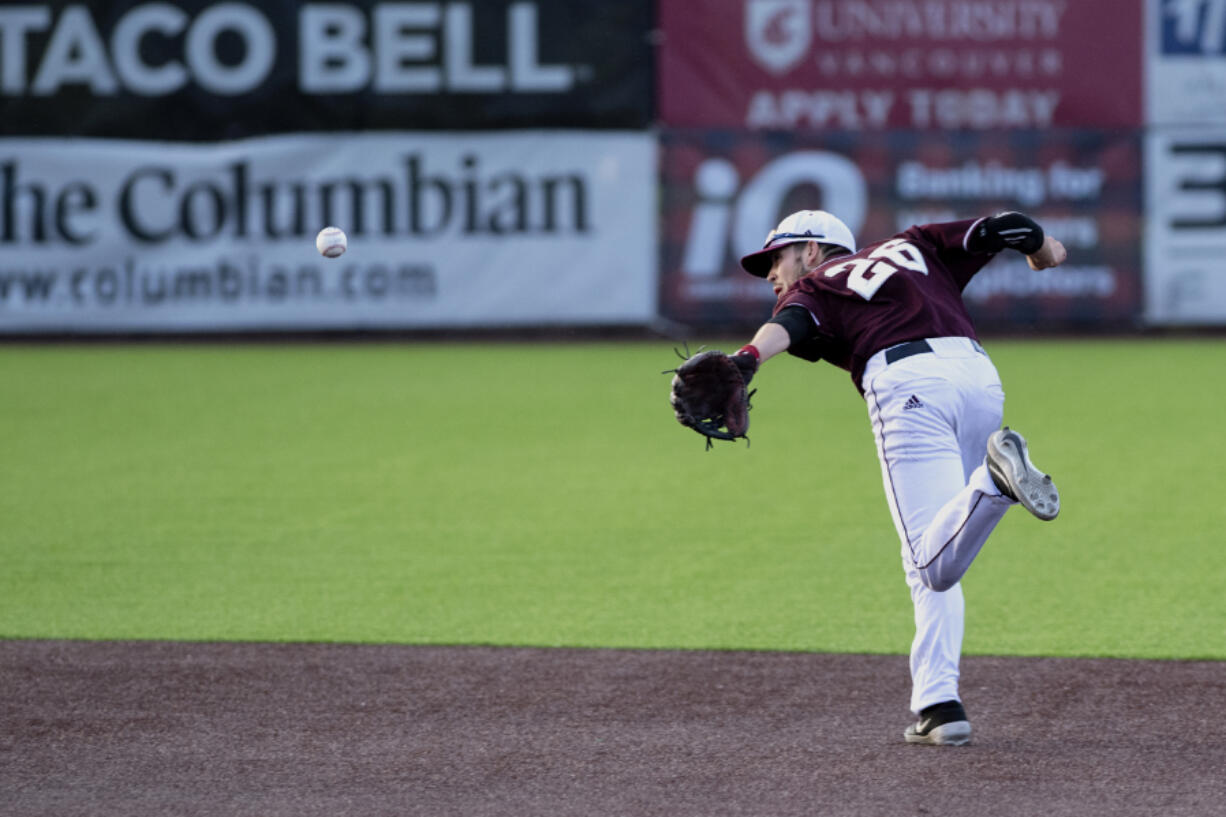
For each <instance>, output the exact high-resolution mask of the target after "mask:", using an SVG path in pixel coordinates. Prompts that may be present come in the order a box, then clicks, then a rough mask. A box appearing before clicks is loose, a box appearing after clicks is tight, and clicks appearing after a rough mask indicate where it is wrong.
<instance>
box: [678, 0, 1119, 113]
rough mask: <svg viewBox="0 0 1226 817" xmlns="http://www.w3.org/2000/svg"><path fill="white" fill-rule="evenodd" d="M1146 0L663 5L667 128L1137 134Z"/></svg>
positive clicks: (685, 1) (692, 0)
mask: <svg viewBox="0 0 1226 817" xmlns="http://www.w3.org/2000/svg"><path fill="white" fill-rule="evenodd" d="M1142 5H1143V2H1142V0H1076V2H1074V1H1073V0H661V1H660V7H659V8H660V12H659V13H660V24H661V28H662V30H663V34H664V37H663V46H662V47H661V48H660V52H659V57H660V59H659V74H658V82H659V105H660V115H661V118H662V120H663V121H664V123H666V124H668V125H671V126H675V127H721V128H747V129H750V130H787V131H796V130H801V131H830V130H853V131H869V130H884V129H897V128H905V129H916V128H918V129H938V130H990V129H998V128H1047V127H1100V128H1102V127H1137V126H1140V125H1141V124H1142V78H1141V71H1142V62H1143V61H1142V48H1143V35H1142V31H1143V28H1142V26H1143V17H1142Z"/></svg>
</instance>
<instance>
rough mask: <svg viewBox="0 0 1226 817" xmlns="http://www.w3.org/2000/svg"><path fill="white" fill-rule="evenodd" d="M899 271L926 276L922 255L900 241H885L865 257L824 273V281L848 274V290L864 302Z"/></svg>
mask: <svg viewBox="0 0 1226 817" xmlns="http://www.w3.org/2000/svg"><path fill="white" fill-rule="evenodd" d="M900 269H905V270H911V271H912V272H918V273H920V274H922V275H927V274H928V265H927V264H926V263H924V256H922V255H920V251H919V250H917V249H916V248H915V247H914V246H913V245H911V244H908V243H907V242H906V241H904V240H903V239H901V238H895V239H893V240H891V241H887V242H885V243H884V244H882V245H881V246H880V247H878V248H877V249H875V250H873V251H872V252H870V253H869V254H868V255H867V256H865V257H864V258H857V259H855V260H854V261H848V262H847V263H846V264H837V265H835V266H833V267H831V268H830V269H828V270H826V277H827V278H834V277H836V276H839V275H842V274H843V273H844V272H846V273H847V288H848V289H850V290H851V291H852V292H854V293H856V294H857V295H859V296H860V297H861V298H863V299H864V300H866V301H869V300H872V297H873V296H874V295H875V294H877V290H879V289H881V285H882V284H884V283H885V282H886V280H887V279H888V278H889V277H890V276H891V275H893V274H894V273H896V272H898V271H899V270H900Z"/></svg>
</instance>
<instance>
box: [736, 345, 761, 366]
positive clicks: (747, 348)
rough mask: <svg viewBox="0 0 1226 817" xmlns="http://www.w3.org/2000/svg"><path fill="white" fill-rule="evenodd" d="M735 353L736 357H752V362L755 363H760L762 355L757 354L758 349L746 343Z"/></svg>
mask: <svg viewBox="0 0 1226 817" xmlns="http://www.w3.org/2000/svg"><path fill="white" fill-rule="evenodd" d="M736 353H737V354H738V355H753V359H754V361H756V362H757V363H761V362H762V353H761V352H759V351H758V347H757V346H754V345H753V344H752V343H746V344H745V345H744V346H742V347H741V348H740V349H737V350H736Z"/></svg>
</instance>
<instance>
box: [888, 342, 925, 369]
mask: <svg viewBox="0 0 1226 817" xmlns="http://www.w3.org/2000/svg"><path fill="white" fill-rule="evenodd" d="M931 351H932V347H931V346H929V345H928V341H926V340H912V341H908V342H906V343H900V344H898V345H897V346H891V347H890V348H889V349H886V350H885V364H886V365H887V366H888V365H890V364H891V363H897V362H898V361H900V360H902V359H903V358H904V357H911V355H922V354H924V353H925V352H931Z"/></svg>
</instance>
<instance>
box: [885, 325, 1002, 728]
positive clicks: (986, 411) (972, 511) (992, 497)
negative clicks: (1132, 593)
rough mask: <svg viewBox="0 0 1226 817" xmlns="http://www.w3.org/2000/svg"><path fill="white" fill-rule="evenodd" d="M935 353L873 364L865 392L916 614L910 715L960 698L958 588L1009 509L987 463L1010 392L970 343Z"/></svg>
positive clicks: (949, 342)
mask: <svg viewBox="0 0 1226 817" xmlns="http://www.w3.org/2000/svg"><path fill="white" fill-rule="evenodd" d="M928 344H929V345H930V346H931V347H932V349H933V351H932V352H931V353H921V354H916V355H912V356H910V357H906V358H903V359H901V360H897V361H895V362H894V363H890V364H887V363H886V361H885V352H884V351H882V352H879V353H877V354H876V355H874V356H873V358H872V359H871V360H870V361H869V363H868V367H867V368H866V369H865V372H864V378H863V380H862V385H863V387H864V396H865V400H866V402H867V403H868V412H869V419H870V420H871V421H872V424H873V435H874V436H875V437H876V440H877V456H878V458H879V459H880V461H881V476H882V481H883V482H884V485H885V494H886V499H887V500H888V502H889V505H890V514H891V515H892V517H893V519H894V527H895V528H896V529H897V530H898V535H899V538H900V539H901V540H902V562H903V570H904V571H905V572H906V577H907V585H908V587H910V588H911V601H912V603H913V604H914V606H915V640H914V641H913V642H912V644H911V683H912V687H911V709H912V711H913V712H916V713H918V712H919V711H920V710H921V709H923V708H924V707H927V706H931V705H932V704H935V703H940V702H942V701H956V700H961V698H960V696H959V694H958V662H959V659H960V658H961V654H962V631H963V599H962V587H961V585H960V584H959V581H960V580H961V578H962V575H963V574H964V573H965V572H966V571H967V568H969V567H970V566H971V562H972V561H974V559H975V556H976V555H977V554H978V553H979V550H980V548H982V547H983V545H984V543H985V542H986V541H987V539H988V536H989V535H990V534H991V533H992V530H993V529H994V528H995V527H996V524H997V523H998V522H999V521H1000V520H1001V518H1002V517H1003V516H1004V514H1005V511H1007V510H1008V509H1009V507H1010V506H1012V505H1013V504H1015V503H1014V502H1013V500H1011V499H1009V498H1007V497H1004V496H1001V493H1000V491H999V489H997V487H996V485H995V483H994V482H993V481H992V477H991V476H990V475H989V474H988V471H987V466H986V465H985V464H984V458H985V455H986V453H987V441H988V436H989V435H990V434H991V433H992V432H993V431H996V430H997V429H998V428H1000V425H1001V419H1002V415H1003V411H1004V402H1005V393H1004V389H1003V388H1002V387H1001V383H1000V376H999V375H998V374H997V372H996V367H995V366H993V365H992V361H991V360H990V359H989V358H988V356H987V355H986V354H984V353H983V352H982V351H981V349H980V347H979V345H978V344H977V343H975V342H974V341H972V340H970V339H969V338H929V339H928Z"/></svg>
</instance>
